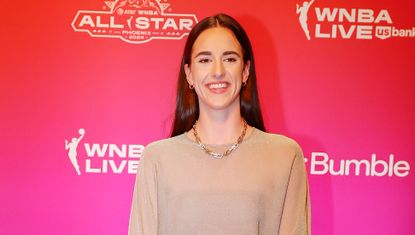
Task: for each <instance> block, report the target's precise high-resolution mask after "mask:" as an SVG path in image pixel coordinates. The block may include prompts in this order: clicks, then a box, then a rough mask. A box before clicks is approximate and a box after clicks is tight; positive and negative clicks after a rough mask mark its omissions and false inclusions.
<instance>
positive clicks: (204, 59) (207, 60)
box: [199, 58, 210, 64]
mask: <svg viewBox="0 0 415 235" xmlns="http://www.w3.org/2000/svg"><path fill="white" fill-rule="evenodd" d="M209 61H210V60H209V59H207V58H203V59H200V60H199V63H202V64H205V63H208V62H209Z"/></svg>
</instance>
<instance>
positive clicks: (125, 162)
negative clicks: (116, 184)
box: [65, 128, 144, 175]
mask: <svg viewBox="0 0 415 235" xmlns="http://www.w3.org/2000/svg"><path fill="white" fill-rule="evenodd" d="M78 134H79V136H75V137H73V138H72V139H71V140H70V141H68V140H65V150H66V151H68V157H69V160H70V162H71V164H72V166H73V167H74V168H75V171H76V173H77V174H78V175H81V168H82V169H84V172H85V173H95V174H97V173H98V174H109V173H114V174H121V173H128V174H135V173H136V172H137V167H138V164H139V163H140V161H139V160H140V157H141V154H142V153H143V150H144V145H141V144H100V143H84V144H83V145H80V142H81V140H82V139H83V138H84V136H85V129H84V128H80V129H79V130H78ZM81 146H83V148H82V147H81ZM78 150H83V151H82V153H83V154H81V157H80V156H79V155H78ZM80 152H81V151H80ZM80 163H81V164H80Z"/></svg>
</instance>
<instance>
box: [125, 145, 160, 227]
mask: <svg viewBox="0 0 415 235" xmlns="http://www.w3.org/2000/svg"><path fill="white" fill-rule="evenodd" d="M157 211H158V208H157V169H156V165H155V163H154V162H153V159H152V158H151V157H150V156H148V155H146V151H144V152H143V154H142V155H141V158H140V165H139V167H138V170H137V178H136V182H135V187H134V194H133V202H132V205H131V215H130V225H129V229H128V234H130V235H155V234H157V227H158V225H157V223H158V212H157Z"/></svg>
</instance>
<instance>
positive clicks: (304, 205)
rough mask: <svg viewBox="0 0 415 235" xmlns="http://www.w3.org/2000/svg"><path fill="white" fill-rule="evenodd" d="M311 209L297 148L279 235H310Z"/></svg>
mask: <svg viewBox="0 0 415 235" xmlns="http://www.w3.org/2000/svg"><path fill="white" fill-rule="evenodd" d="M310 212H311V209H310V195H309V190H308V180H307V172H306V169H305V162H304V156H303V153H302V151H301V149H300V148H299V147H298V151H297V154H296V156H295V158H294V161H293V163H292V166H291V173H290V178H289V182H288V186H287V192H286V195H285V200H284V209H283V212H282V218H281V224H280V229H279V234H281V235H285V234H290V235H294V234H295V235H310V234H311V213H310Z"/></svg>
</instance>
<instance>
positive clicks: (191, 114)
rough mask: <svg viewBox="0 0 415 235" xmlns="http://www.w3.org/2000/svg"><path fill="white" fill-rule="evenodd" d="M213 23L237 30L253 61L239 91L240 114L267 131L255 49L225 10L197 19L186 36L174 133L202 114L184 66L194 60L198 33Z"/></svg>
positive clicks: (190, 123)
mask: <svg viewBox="0 0 415 235" xmlns="http://www.w3.org/2000/svg"><path fill="white" fill-rule="evenodd" d="M214 27H224V28H227V29H230V30H231V31H232V32H233V33H234V35H235V37H236V38H237V40H238V42H239V44H241V47H242V50H243V59H244V64H246V63H247V61H250V67H249V77H248V80H247V82H246V85H245V86H243V87H242V89H241V91H240V94H239V96H240V109H241V116H242V117H243V118H244V119H245V120H246V122H247V123H248V124H249V125H251V126H253V127H255V128H257V129H259V130H262V131H265V127H264V122H263V120H262V113H261V108H260V105H259V98H258V90H257V83H256V73H255V63H254V54H253V52H252V47H251V43H250V41H249V38H248V35H247V34H246V32H245V30H244V29H243V28H242V26H241V25H240V24H239V23H238V22H237V21H236V20H235V19H234V18H232V17H230V16H228V15H226V14H217V15H214V16H210V17H207V18H205V19H203V20H202V21H200V22H199V23H197V24H196V25H195V26H194V27H193V29H192V30H191V31H190V33H189V36H188V37H187V41H186V44H185V47H184V52H183V57H182V62H181V64H180V73H179V79H178V83H177V96H176V111H175V115H174V121H173V128H172V133H171V137H173V136H176V135H180V134H183V133H184V132H186V131H188V130H190V129H191V128H192V126H193V124H194V123H195V122H196V120H197V119H198V117H199V102H198V99H197V95H196V92H194V90H193V89H190V88H189V84H188V82H187V80H186V73H185V71H184V66H185V65H186V64H188V65H190V63H191V54H192V48H193V44H194V43H195V41H196V39H197V38H198V37H199V35H200V34H201V33H202V32H203V31H205V30H206V29H209V28H214Z"/></svg>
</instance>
